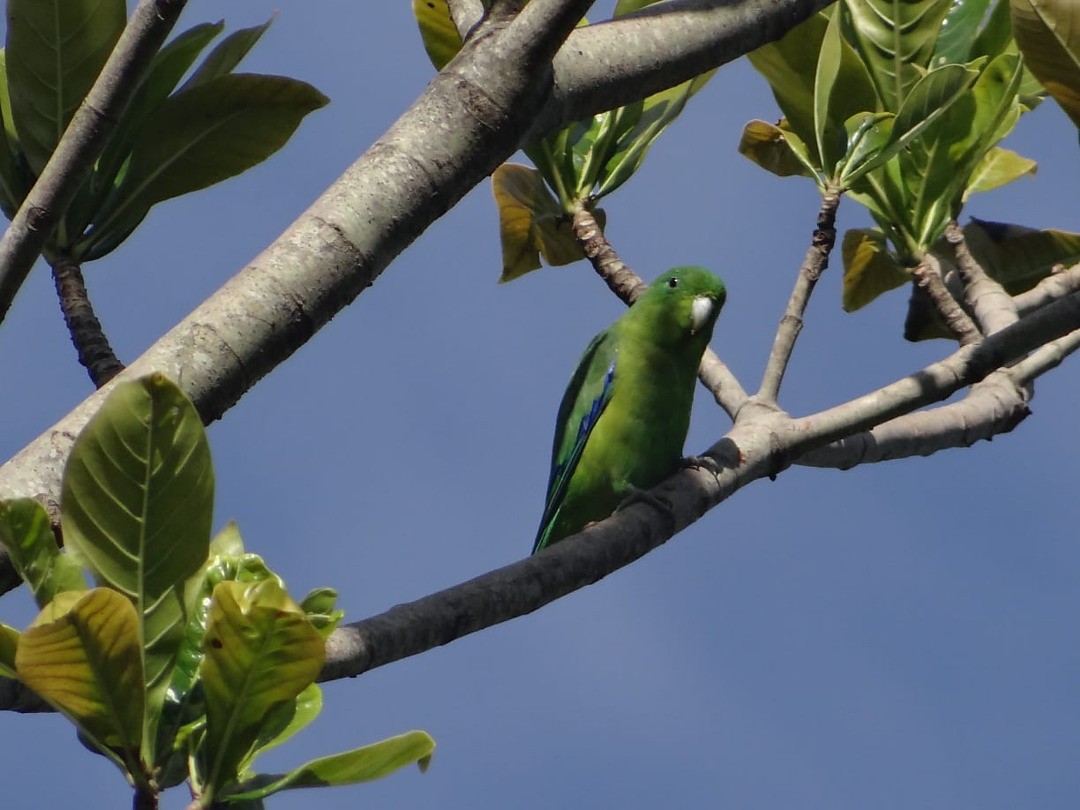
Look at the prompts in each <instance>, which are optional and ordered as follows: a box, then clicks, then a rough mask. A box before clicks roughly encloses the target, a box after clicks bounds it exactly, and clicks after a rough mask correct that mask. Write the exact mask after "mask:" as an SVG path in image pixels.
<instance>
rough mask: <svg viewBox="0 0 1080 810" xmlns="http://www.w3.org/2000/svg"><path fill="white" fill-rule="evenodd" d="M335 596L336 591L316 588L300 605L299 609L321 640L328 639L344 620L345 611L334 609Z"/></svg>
mask: <svg viewBox="0 0 1080 810" xmlns="http://www.w3.org/2000/svg"><path fill="white" fill-rule="evenodd" d="M337 596H338V594H337V591H335V590H334V589H333V588H316V589H315V590H313V591H311V592H310V593H309V594H308V595H307V596H305V597H304V599H303V601H302V602H301V603H300V609H301V610H303V611H304V615H305V616H307V617H308V621H309V622H311V624H312V626H313V627H314V628H315V629H316V630H318V631H319V635H320V636H322V637H323V639H326V638H327V637H329V635H330V634H331V633H332V632H334V629H335V628H336V627H337V626H338V624H340V623H341V620H342V619H343V618H345V611H344V610H338V609H337V608H336V607H335V605H336V603H337Z"/></svg>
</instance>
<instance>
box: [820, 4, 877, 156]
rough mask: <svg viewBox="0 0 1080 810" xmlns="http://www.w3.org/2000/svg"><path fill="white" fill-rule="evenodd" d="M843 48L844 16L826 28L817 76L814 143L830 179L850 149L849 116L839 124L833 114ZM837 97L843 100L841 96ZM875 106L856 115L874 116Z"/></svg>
mask: <svg viewBox="0 0 1080 810" xmlns="http://www.w3.org/2000/svg"><path fill="white" fill-rule="evenodd" d="M842 45H843V41H842V40H841V38H840V15H839V14H833V15H831V16H830V17H829V24H828V25H827V26H826V27H825V35H824V37H823V38H822V40H821V52H820V53H819V54H818V60H817V69H816V70H815V72H814V136H815V137H814V142H815V143H816V144H817V151H818V156H819V158H820V160H821V165H822V167H823V168H824V169H825V173H826V174H827V175H829V176H832V174H833V167H834V166H835V165H836V164H837V162H838V161H839V160H840V159H841V158H842V157H843V156H844V152H845V146H846V145H847V138H846V137H845V132H844V120H845V118H847V116H844V117H843V118H840V119H839V120H837V119H836V118H834V117H833V116H832V115H831V114H830V113H831V107H832V106H833V105H832V101H833V89H834V87H835V86H836V82H837V77H838V76H839V75H840V62H841V47H842ZM837 95H838V97H839V95H840V94H837ZM875 106H876V105H875V104H874V102H873V100H871V102H870V105H869V106H868V107H867V108H866V109H865V110H856V112H863V111H866V112H872V111H873V110H874V109H875Z"/></svg>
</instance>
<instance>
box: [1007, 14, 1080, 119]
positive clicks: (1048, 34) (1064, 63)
mask: <svg viewBox="0 0 1080 810" xmlns="http://www.w3.org/2000/svg"><path fill="white" fill-rule="evenodd" d="M1010 5H1011V9H1012V25H1013V34H1014V36H1015V37H1016V44H1017V45H1019V47H1020V50H1021V51H1022V52H1023V54H1024V62H1025V63H1026V64H1027V66H1028V68H1029V69H1030V70H1031V72H1032V73H1033V74H1034V75H1035V77H1036V78H1037V79H1038V80H1039V81H1040V82H1042V85H1043V87H1045V88H1046V90H1047V92H1048V93H1050V95H1051V96H1053V98H1054V101H1056V102H1057V103H1058V104H1059V105H1061V108H1062V109H1063V110H1064V111H1065V114H1066V115H1068V116H1069V118H1071V119H1072V122H1073V123H1074V124H1075V125H1076V126H1078V127H1080V6H1078V5H1077V4H1076V3H1075V2H1072V0H1037V1H1036V0H1011V2H1010Z"/></svg>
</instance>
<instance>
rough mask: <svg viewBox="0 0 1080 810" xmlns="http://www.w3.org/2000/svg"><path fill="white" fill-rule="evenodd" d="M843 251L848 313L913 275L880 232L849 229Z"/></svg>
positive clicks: (845, 301) (844, 293) (844, 297)
mask: <svg viewBox="0 0 1080 810" xmlns="http://www.w3.org/2000/svg"><path fill="white" fill-rule="evenodd" d="M840 252H841V255H842V256H843V259H844V287H843V306H844V311H845V312H854V311H855V310H857V309H861V308H862V307H864V306H866V305H867V304H869V303H870V302H871V301H873V300H874V299H875V298H877V297H878V296H879V295H881V294H882V293H886V292H888V291H889V290H892V289H895V288H897V287H899V286H900V285H901V284H904V283H906V282H907V281H908V280H909V279H910V278H911V276H910V275H909V274H908V273H907V271H906V270H905V269H904V267H903V266H902V265H901V264H900V263H899V262H897V261H896V259H895V258H894V257H893V255H892V254H891V253H890V252H889V249H888V246H887V245H886V243H885V237H884V236H883V235H882V234H881V232H880V231H877V230H868V229H863V228H855V229H853V230H850V231H848V232H847V233H845V234H844V241H843V244H842V246H841V251H840Z"/></svg>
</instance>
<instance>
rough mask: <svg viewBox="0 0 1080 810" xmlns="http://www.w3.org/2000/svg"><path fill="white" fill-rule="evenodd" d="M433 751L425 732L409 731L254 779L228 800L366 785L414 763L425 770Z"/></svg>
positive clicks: (432, 743) (429, 737)
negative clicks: (294, 790) (326, 787)
mask: <svg viewBox="0 0 1080 810" xmlns="http://www.w3.org/2000/svg"><path fill="white" fill-rule="evenodd" d="M434 750H435V741H434V740H433V739H432V738H431V736H430V735H429V734H427V732H424V731H409V732H406V733H405V734H401V735H399V736H397V737H391V738H389V739H386V740H383V741H382V742H377V743H374V744H373V745H366V746H364V747H363V748H356V749H354V750H352V751H346V752H344V753H341V754H334V755H332V756H328V757H323V758H321V759H315V760H312V761H311V762H308V763H306V764H305V765H302V766H300V767H299V768H297V769H296V770H294V771H291V772H289V773H288V774H284V775H275V776H269V775H268V776H260V777H256V778H255V779H253V780H251V781H250V782H246V783H244V784H243V785H238V786H237V788H236V790H235V791H233V792H231V793H230V795H229V796H228V799H229V800H230V801H232V800H238V799H261V798H264V797H266V796H269V795H271V794H273V793H277V792H278V791H281V790H290V789H293V788H305V787H325V786H331V785H352V784H356V783H357V782H370V781H371V780H373V779H380V778H382V777H383V776H387V775H389V774H391V773H393V772H394V771H396V770H398V769H399V768H402V767H404V766H406V765H411V764H412V763H414V762H416V763H417V764H419V765H420V769H421V770H425V769H426V768H427V763H428V762H429V761H430V759H431V755H432V753H433V752H434Z"/></svg>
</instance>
